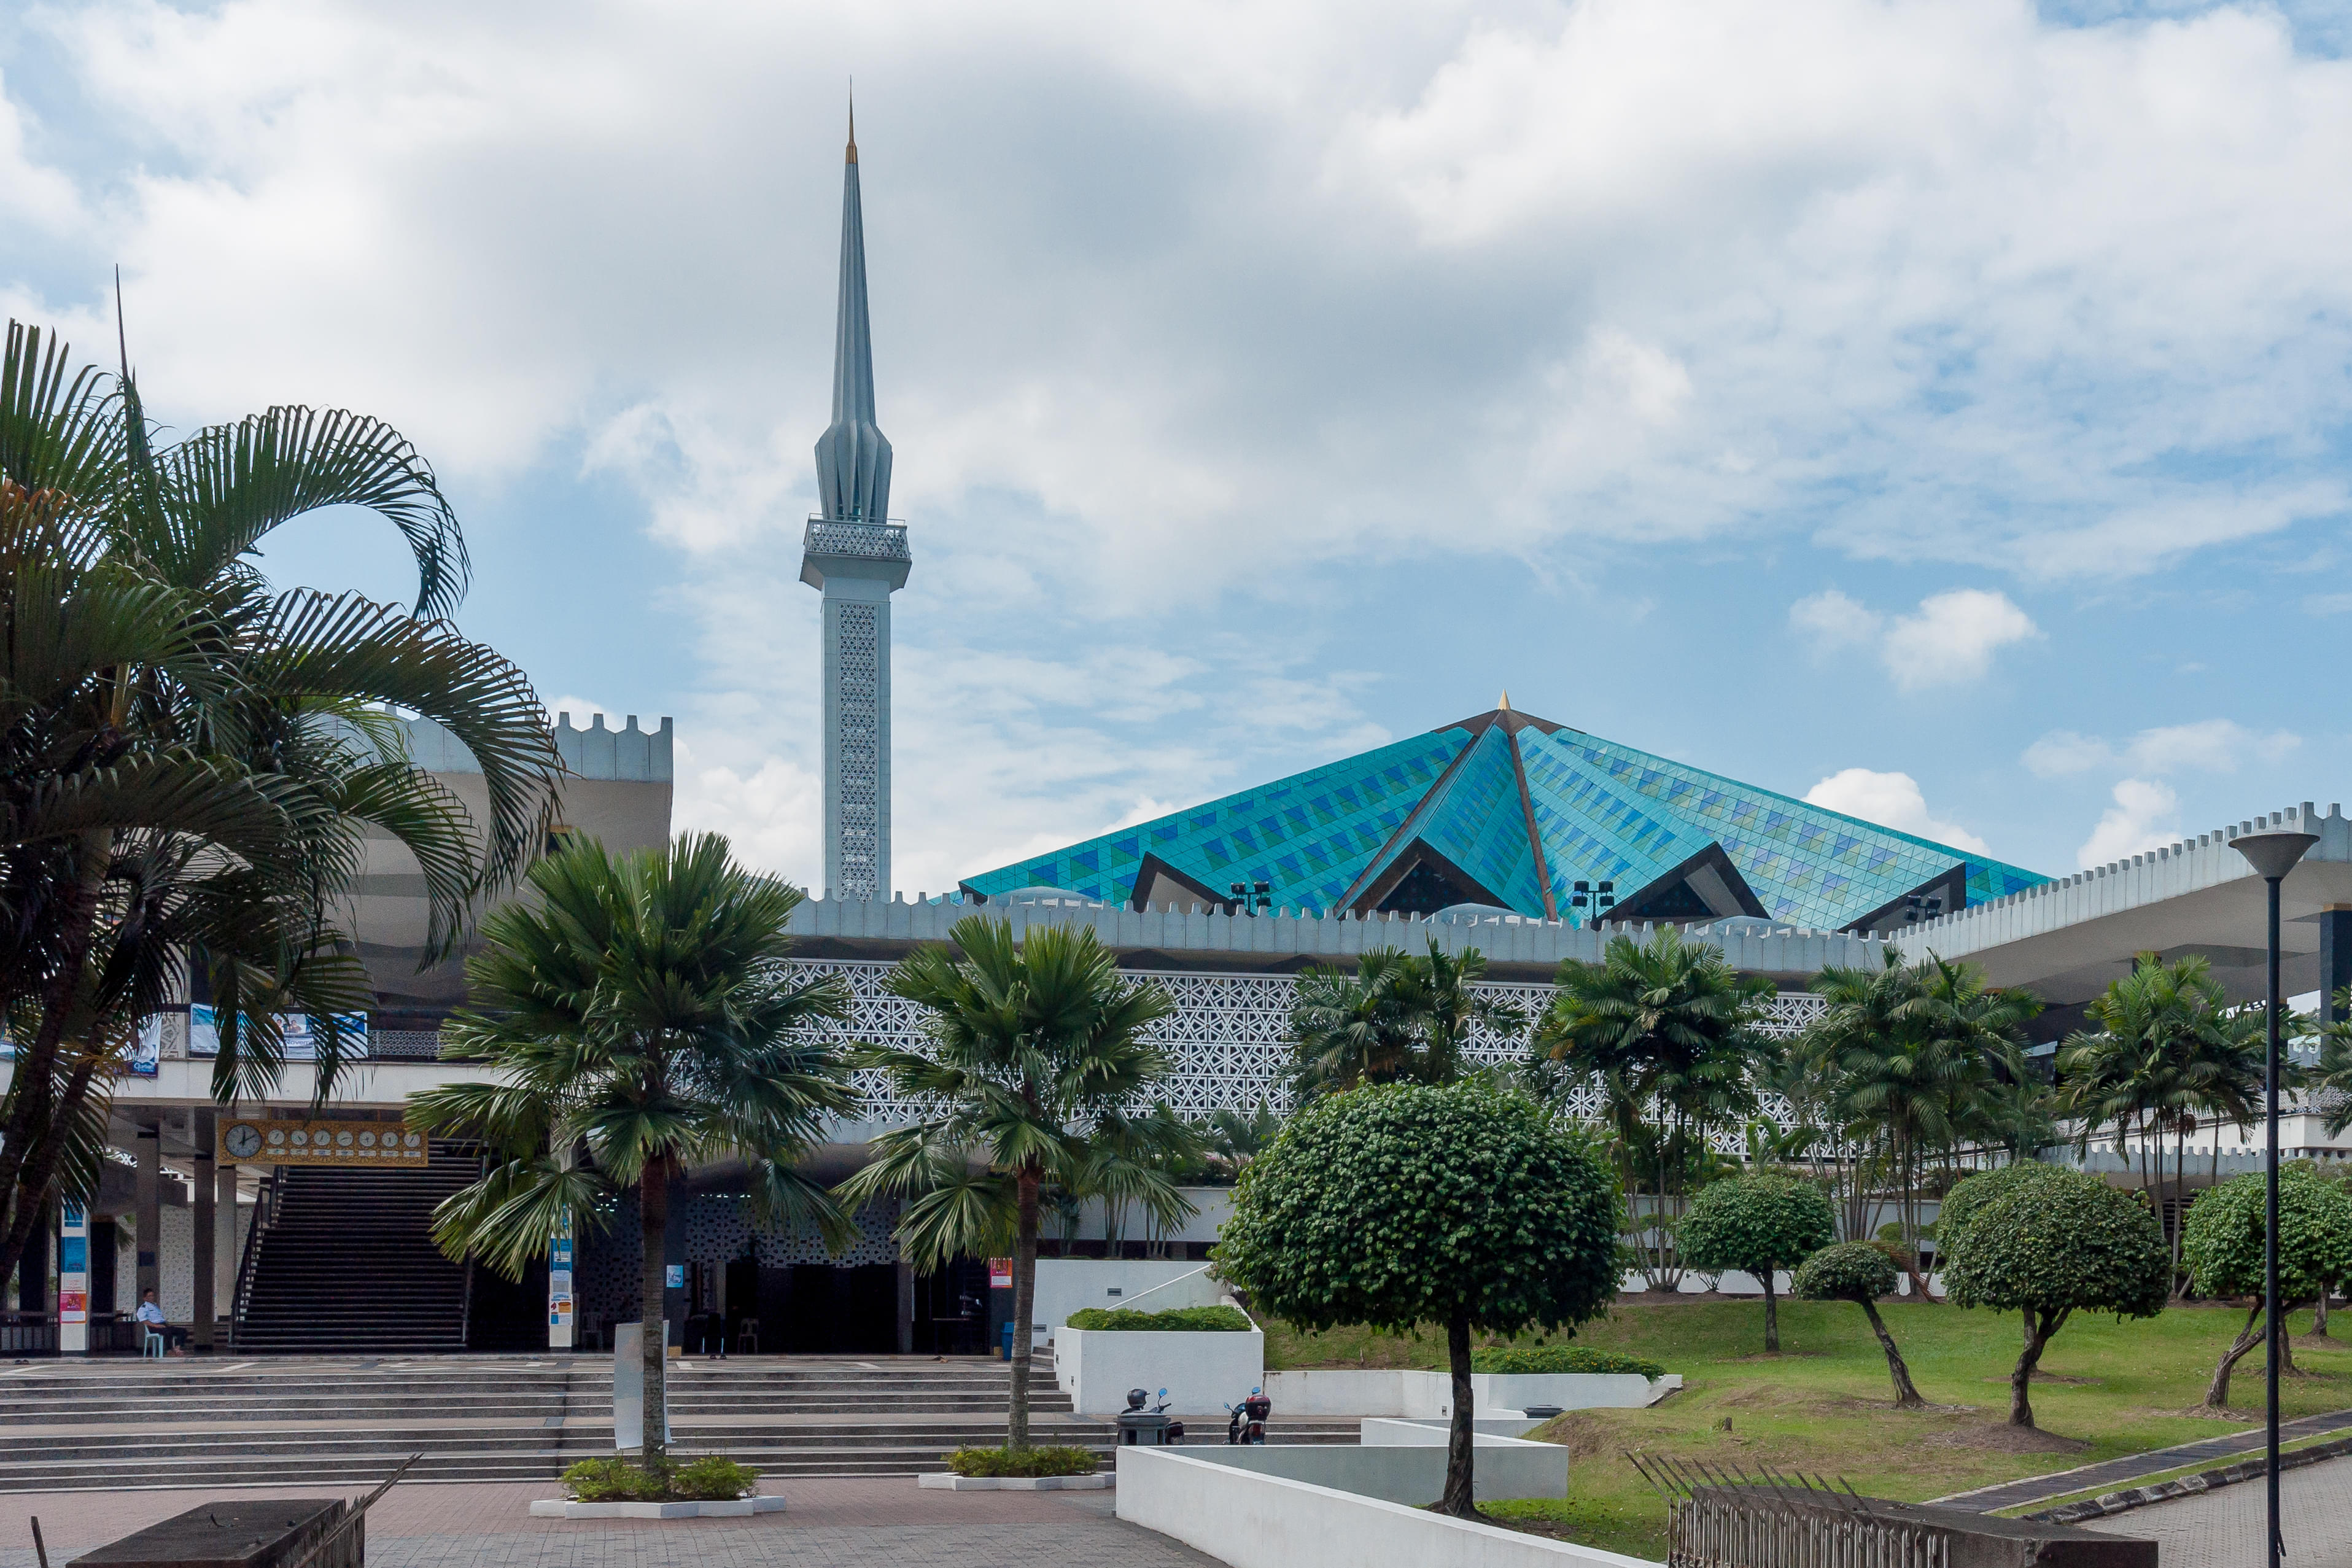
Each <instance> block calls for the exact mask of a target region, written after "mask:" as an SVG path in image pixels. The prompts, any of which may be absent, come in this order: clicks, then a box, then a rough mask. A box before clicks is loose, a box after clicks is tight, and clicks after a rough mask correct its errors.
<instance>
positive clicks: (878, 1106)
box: [800, 961, 1826, 1153]
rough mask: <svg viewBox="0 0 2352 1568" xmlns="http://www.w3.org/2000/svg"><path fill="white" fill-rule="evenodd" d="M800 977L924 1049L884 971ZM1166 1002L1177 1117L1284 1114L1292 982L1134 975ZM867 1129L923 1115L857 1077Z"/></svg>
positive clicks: (1777, 1113) (1503, 1049)
mask: <svg viewBox="0 0 2352 1568" xmlns="http://www.w3.org/2000/svg"><path fill="white" fill-rule="evenodd" d="M800 967H801V968H802V969H803V970H804V971H806V972H808V973H814V974H838V975H840V976H842V978H843V979H845V980H846V981H847V982H848V984H849V991H850V1011H849V1020H848V1022H847V1023H846V1024H845V1025H844V1026H841V1028H840V1030H839V1031H838V1033H839V1037H841V1038H843V1039H845V1040H861V1041H865V1042H866V1043H868V1044H872V1045H877V1046H887V1047H893V1048H896V1049H900V1050H921V1049H923V1048H924V1046H925V1044H926V1037H925V1035H924V1033H923V1014H922V1009H920V1008H919V1007H917V1006H915V1005H913V1004H912V1003H909V1002H906V1001H903V1000H901V999H900V998H898V997H896V996H893V995H891V994H889V993H888V992H887V991H886V990H885V989H884V988H883V982H884V980H885V979H886V978H887V976H888V974H889V973H890V969H891V966H890V965H889V964H887V963H856V962H852V961H829V962H812V963H803V964H802V965H800ZM1133 978H1135V979H1138V980H1149V981H1150V982H1152V983H1153V984H1157V985H1158V986H1160V989H1161V990H1163V991H1165V992H1167V993H1168V994H1169V997H1170V999H1171V1000H1172V1001H1173V1002H1174V1003H1175V1004H1176V1006H1175V1010H1174V1011H1173V1012H1172V1013H1171V1014H1170V1016H1168V1017H1167V1018H1165V1019H1164V1020H1162V1021H1161V1022H1160V1025H1159V1026H1158V1027H1157V1028H1155V1029H1154V1030H1153V1032H1152V1034H1151V1038H1152V1040H1153V1041H1154V1042H1155V1043H1157V1044H1158V1045H1160V1047H1163V1048H1164V1049H1165V1050H1166V1051H1167V1052H1168V1053H1169V1055H1170V1056H1171V1057H1172V1058H1174V1059H1175V1071H1174V1073H1173V1074H1172V1075H1171V1078H1170V1079H1169V1081H1168V1082H1167V1083H1166V1084H1165V1085H1164V1086H1162V1092H1163V1094H1164V1096H1165V1098H1166V1099H1167V1100H1168V1101H1169V1103H1170V1104H1171V1105H1172V1106H1173V1107H1174V1108H1175V1110H1177V1112H1178V1113H1179V1114H1180V1115H1183V1116H1187V1117H1203V1116H1207V1115H1209V1114H1210V1113H1211V1112H1213V1111H1217V1110H1241V1111H1247V1110H1255V1108H1256V1107H1257V1105H1258V1103H1259V1102H1260V1101H1261V1100H1263V1101H1265V1102H1266V1103H1268V1104H1271V1105H1273V1106H1274V1107H1275V1108H1276V1109H1277V1110H1287V1109H1288V1108H1289V1096H1288V1094H1287V1093H1286V1089H1285V1086H1284V1082H1283V1077H1284V1068H1285V1066H1286V1063H1287V1062H1288V1061H1289V1058H1290V1008H1291V1003H1292V1002H1293V1000H1294V999H1295V997H1296V996H1297V988H1298V987H1297V979H1296V978H1295V977H1293V976H1291V975H1287V974H1162V973H1135V974H1134V976H1133ZM1478 991H1479V994H1481V995H1484V996H1486V997H1487V998H1489V999H1491V1000H1493V1001H1496V1002H1505V1003H1508V1004H1510V1005H1513V1006H1515V1007H1517V1009H1518V1010H1519V1014H1520V1016H1522V1017H1524V1018H1526V1019H1528V1025H1529V1027H1532V1026H1533V1022H1534V1020H1535V1019H1536V1018H1537V1017H1538V1016H1541V1014H1542V1012H1543V1010H1544V1008H1545V1007H1547V1006H1549V1005H1550V1002H1551V994H1552V988H1551V987H1550V986H1549V985H1508V984H1494V985H1482V986H1480V987H1478ZM1825 1005H1826V1004H1825V1003H1823V1001H1822V998H1820V997H1818V996H1813V995H1810V994H1803V993H1797V994H1782V995H1780V996H1778V997H1776V998H1775V999H1774V1001H1773V1005H1772V1013H1771V1016H1770V1017H1769V1020H1768V1021H1767V1022H1766V1024H1765V1025H1764V1032H1765V1033H1766V1034H1769V1035H1772V1036H1775V1037H1781V1038H1786V1037H1790V1036H1793V1035H1795V1034H1796V1033H1798V1032H1799V1031H1800V1030H1801V1029H1802V1028H1803V1027H1804V1026H1805V1025H1806V1024H1808V1023H1809V1022H1811V1020H1812V1019H1813V1018H1814V1017H1815V1016H1818V1015H1819V1014H1820V1013H1821V1011H1822V1008H1823V1007H1824V1006H1825ZM1527 1053H1528V1036H1527V1034H1526V1032H1525V1031H1522V1032H1521V1033H1519V1034H1517V1035H1511V1036H1503V1035H1496V1034H1493V1033H1491V1032H1489V1031H1486V1030H1484V1029H1482V1030H1480V1031H1478V1033H1477V1034H1476V1035H1475V1037H1473V1039H1472V1042H1471V1044H1470V1046H1469V1047H1468V1049H1467V1050H1466V1051H1465V1055H1466V1056H1467V1057H1468V1058H1470V1060H1471V1061H1473V1062H1475V1063H1476V1064H1477V1065H1479V1066H1481V1067H1501V1066H1507V1065H1508V1064H1510V1063H1514V1062H1517V1061H1519V1060H1520V1059H1522V1058H1525V1057H1526V1055H1527ZM858 1087H859V1089H861V1090H863V1092H864V1093H865V1095H866V1117H867V1119H869V1120H870V1121H875V1122H881V1123H886V1124H899V1123H904V1122H908V1121H915V1120H918V1119H919V1117H920V1116H921V1115H922V1113H923V1108H922V1107H921V1106H920V1105H919V1103H918V1102H916V1101H914V1100H908V1099H905V1098H903V1097H900V1096H897V1095H894V1094H893V1093H892V1092H891V1091H890V1089H889V1086H888V1084H887V1082H886V1081H885V1080H884V1079H883V1078H882V1076H881V1075H880V1074H878V1073H864V1074H861V1075H859V1082H858ZM1568 1110H1569V1113H1570V1115H1573V1116H1578V1117H1581V1118H1583V1119H1586V1120H1589V1121H1599V1120H1601V1114H1602V1110H1603V1107H1602V1104H1601V1092H1600V1090H1599V1089H1598V1088H1596V1087H1591V1086H1587V1087H1585V1088H1583V1089H1579V1090H1577V1091H1575V1092H1574V1093H1572V1094H1571V1095H1570V1099H1569V1101H1568ZM1764 1110H1765V1114H1766V1115H1767V1116H1769V1117H1770V1118H1771V1119H1772V1120H1773V1121H1777V1122H1780V1124H1782V1125H1783V1126H1785V1125H1787V1124H1788V1122H1789V1120H1790V1110H1789V1106H1788V1102H1787V1101H1786V1100H1783V1099H1782V1098H1781V1097H1780V1096H1779V1095H1774V1094H1768V1095H1766V1096H1765V1097H1764ZM1716 1142H1717V1145H1718V1146H1719V1147H1720V1148H1721V1149H1722V1150H1723V1151H1724V1152H1727V1153H1730V1152H1738V1149H1739V1148H1740V1147H1741V1140H1740V1136H1739V1134H1738V1133H1737V1132H1728V1131H1727V1132H1724V1133H1721V1134H1718V1135H1717V1139H1716Z"/></svg>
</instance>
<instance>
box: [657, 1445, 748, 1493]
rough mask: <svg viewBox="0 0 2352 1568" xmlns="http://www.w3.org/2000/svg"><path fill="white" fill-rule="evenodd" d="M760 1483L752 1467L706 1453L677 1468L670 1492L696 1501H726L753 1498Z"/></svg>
mask: <svg viewBox="0 0 2352 1568" xmlns="http://www.w3.org/2000/svg"><path fill="white" fill-rule="evenodd" d="M759 1484H760V1472H759V1471H757V1470H755V1469H753V1468H751V1467H750V1466H749V1465H739V1464H737V1463H736V1462H735V1461H734V1460H732V1459H728V1458H720V1457H719V1455H717V1454H705V1455H704V1456H703V1457H702V1458H699V1459H697V1460H695V1461H693V1462H692V1463H691V1464H687V1465H680V1466H679V1467H678V1469H677V1476H676V1477H675V1478H673V1479H672V1480H671V1482H670V1489H671V1490H672V1491H673V1492H675V1493H676V1494H677V1496H679V1497H682V1498H688V1499H691V1500H694V1501H696V1502H727V1501H730V1500H733V1499H735V1498H743V1497H750V1496H751V1494H752V1492H753V1491H754V1490H756V1489H758V1487H759Z"/></svg>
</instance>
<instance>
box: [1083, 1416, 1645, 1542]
mask: <svg viewBox="0 0 2352 1568" xmlns="http://www.w3.org/2000/svg"><path fill="white" fill-rule="evenodd" d="M1320 1447H1321V1446H1320V1445H1301V1446H1299V1447H1296V1448H1289V1449H1285V1448H1280V1447H1276V1448H1255V1449H1246V1450H1244V1449H1228V1450H1224V1452H1229V1453H1243V1452H1247V1453H1255V1454H1269V1453H1271V1454H1281V1453H1286V1452H1287V1453H1298V1454H1310V1453H1315V1452H1317V1451H1318V1449H1319V1448H1320ZM1335 1451H1337V1452H1342V1453H1345V1452H1349V1450H1346V1449H1339V1450H1335ZM1354 1451H1355V1452H1359V1453H1388V1454H1412V1453H1417V1452H1418V1453H1428V1452H1432V1450H1426V1449H1420V1450H1416V1449H1411V1448H1388V1449H1377V1448H1376V1449H1360V1450H1354ZM1434 1452H1435V1454H1436V1456H1437V1458H1438V1459H1439V1462H1440V1465H1441V1469H1440V1471H1439V1474H1440V1477H1441V1482H1442V1478H1443V1475H1444V1470H1443V1468H1442V1466H1443V1462H1444V1450H1443V1449H1437V1450H1434ZM1561 1452H1562V1456H1563V1458H1564V1457H1565V1454H1566V1450H1562V1451H1561ZM1204 1454H1205V1450H1188V1449H1182V1448H1121V1449H1120V1450H1119V1451H1118V1517H1119V1518H1121V1519H1124V1520H1128V1521H1131V1522H1133V1523H1136V1524H1139V1525H1141V1526H1143V1527H1144V1528H1145V1529H1146V1530H1156V1531H1159V1532H1160V1534H1162V1535H1166V1536H1171V1537H1173V1538H1174V1539H1176V1540H1178V1541H1181V1542H1183V1543H1184V1544H1185V1545H1187V1546H1190V1547H1192V1548H1193V1549H1194V1550H1196V1551H1200V1552H1207V1553H1208V1554H1209V1555H1210V1556H1212V1557H1214V1558H1217V1559H1219V1560H1220V1561H1222V1562H1224V1563H1229V1564H1231V1568H1655V1565H1654V1564H1651V1563H1644V1562H1643V1560H1642V1559H1641V1558H1638V1557H1621V1556H1619V1555H1618V1554H1617V1553H1616V1552H1602V1551H1600V1550H1599V1549H1597V1548H1594V1547H1591V1546H1573V1545H1570V1544H1569V1543H1568V1542H1562V1541H1547V1540H1545V1539H1543V1538H1542V1537H1541V1536H1535V1535H1522V1534H1520V1533H1519V1532H1518V1531H1514V1530H1504V1529H1501V1528H1500V1527H1498V1526H1496V1525H1491V1524H1478V1523H1472V1522H1470V1521H1465V1520H1459V1519H1452V1518H1448V1517H1447V1516H1445V1515H1444V1514H1437V1513H1431V1512H1428V1511H1426V1510H1423V1509H1421V1508H1417V1507H1414V1506H1413V1505H1412V1504H1409V1503H1396V1502H1389V1501H1384V1500H1381V1499H1378V1498H1371V1497H1363V1496H1358V1495H1355V1494H1351V1493H1349V1492H1345V1491H1340V1490H1338V1489H1334V1488H1331V1487H1327V1486H1318V1485H1315V1484H1312V1483H1310V1482H1306V1481H1299V1480H1294V1479H1289V1478H1287V1477H1284V1476H1276V1475H1268V1474H1265V1473H1262V1472H1257V1471H1255V1470H1252V1469H1244V1468H1240V1467H1238V1466H1234V1465H1230V1464H1218V1463H1215V1462H1213V1461H1211V1460H1210V1459H1208V1458H1205V1457H1204ZM1479 1460H1480V1464H1481V1468H1484V1463H1485V1460H1486V1449H1485V1447H1484V1446H1483V1445H1482V1446H1481V1448H1480V1452H1479ZM1479 1490H1480V1493H1481V1495H1484V1489H1483V1488H1481V1489H1479ZM1433 1496H1434V1494H1432V1499H1426V1500H1433Z"/></svg>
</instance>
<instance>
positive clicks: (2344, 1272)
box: [2180, 1169, 2352, 1410]
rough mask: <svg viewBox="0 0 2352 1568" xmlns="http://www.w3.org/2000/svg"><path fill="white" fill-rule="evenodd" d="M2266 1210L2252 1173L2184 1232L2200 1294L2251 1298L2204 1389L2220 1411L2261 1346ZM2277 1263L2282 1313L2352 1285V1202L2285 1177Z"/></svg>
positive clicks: (2335, 1191) (2309, 1177) (2200, 1210)
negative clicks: (2243, 1362)
mask: <svg viewBox="0 0 2352 1568" xmlns="http://www.w3.org/2000/svg"><path fill="white" fill-rule="evenodd" d="M2268 1207H2269V1197H2268V1193H2267V1191H2266V1189H2265V1186H2264V1184H2263V1177H2262V1173H2260V1172H2249V1173H2246V1174H2245V1175H2242V1176H2238V1177H2235V1178H2233V1179H2231V1180H2230V1181H2227V1182H2224V1183H2222V1184H2221V1185H2220V1186H2218V1187H2214V1188H2211V1189H2210V1190H2208V1191H2207V1192H2205V1193H2204V1194H2201V1195H2200V1196H2199V1198H2198V1199H2197V1201H2196V1202H2195V1203H2194V1204H2191V1205H2189V1219H2188V1223H2187V1224H2186V1225H2185V1226H2182V1227H2181V1233H2180V1260H2181V1262H2183V1263H2185V1264H2187V1265H2188V1266H2189V1279H2192V1280H2194V1281H2196V1284H2197V1289H2199V1290H2200V1292H2202V1293H2203V1294H2205V1295H2207V1296H2224V1297H2226V1296H2252V1298H2254V1305H2253V1310H2252V1311H2250V1312H2248V1313H2247V1314H2246V1321H2245V1326H2244V1327H2243V1328H2242V1329H2240V1330H2239V1331H2238V1337H2237V1339H2236V1340H2235V1341H2234V1342H2232V1343H2231V1346H2230V1348H2229V1349H2228V1350H2226V1351H2224V1352H2222V1353H2221V1364H2220V1365H2219V1366H2217V1367H2215V1368H2214V1369H2213V1381H2212V1382H2211V1384H2209V1385H2208V1386H2207V1387H2206V1390H2205V1403H2206V1404H2207V1405H2210V1407H2212V1408H2213V1409H2216V1410H2224V1409H2227V1408H2228V1407H2229V1404H2230V1373H2231V1370H2232V1369H2233V1368H2235V1367H2236V1366H2237V1364H2238V1362H2239V1360H2240V1359H2241V1358H2242V1357H2243V1356H2244V1355H2245V1353H2246V1352H2248V1351H2251V1350H2252V1349H2253V1348H2254V1346H2256V1345H2257V1344H2260V1343H2261V1342H2262V1334H2261V1332H2260V1329H2261V1326H2262V1322H2263V1289H2264V1284H2265V1281H2264V1279H2263V1275H2264V1273H2265V1266H2264V1260H2263V1252H2264V1247H2263V1237H2264V1235H2265V1232H2266V1229H2267V1225H2266V1221H2267V1210H2268ZM2278 1260H2279V1300H2280V1302H2281V1303H2282V1307H2281V1310H2284V1309H2285V1308H2286V1307H2291V1306H2294V1305H2295V1304H2296V1303H2297V1302H2302V1301H2308V1300H2312V1299H2313V1298H2314V1297H2315V1296H2317V1295H2318V1294H2319V1292H2320V1291H2321V1290H2323V1289H2326V1288H2327V1287H2328V1286H2329V1285H2331V1284H2333V1283H2335V1282H2336V1280H2339V1279H2352V1198H2347V1197H2346V1196H2345V1194H2344V1192H2343V1189H2341V1188H2340V1187H2338V1186H2336V1184H2333V1183H2331V1182H2326V1181H2323V1180H2321V1179H2320V1178H2319V1177H2318V1176H2317V1175H2316V1174H2315V1173H2312V1172H2310V1171H2308V1170H2301V1171H2297V1170H2292V1169H2288V1170H2282V1171H2280V1172H2279V1247H2278ZM2282 1364H2284V1363H2282Z"/></svg>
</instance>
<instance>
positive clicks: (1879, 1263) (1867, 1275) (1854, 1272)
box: [1791, 1241, 1903, 1301]
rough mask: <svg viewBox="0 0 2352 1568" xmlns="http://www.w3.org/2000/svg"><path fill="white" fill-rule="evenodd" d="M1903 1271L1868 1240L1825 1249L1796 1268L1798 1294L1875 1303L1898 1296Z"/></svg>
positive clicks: (1808, 1296) (1830, 1299)
mask: <svg viewBox="0 0 2352 1568" xmlns="http://www.w3.org/2000/svg"><path fill="white" fill-rule="evenodd" d="M1902 1273H1903V1271H1902V1270H1901V1269H1899V1268H1895V1259H1893V1258H1889V1257H1888V1256H1886V1254H1885V1252H1884V1251H1882V1250H1881V1249H1879V1248H1878V1247H1873V1246H1871V1245H1870V1243H1868V1242H1866V1241H1842V1242H1839V1243H1838V1244H1837V1245H1835V1246H1833V1247H1822V1249H1821V1250H1820V1251H1819V1252H1816V1253H1814V1254H1813V1255H1812V1256H1811V1258H1806V1259H1805V1260H1804V1262H1802V1263H1801V1264H1799V1265H1798V1266H1797V1272H1796V1277H1795V1279H1793V1280H1792V1281H1791V1283H1792V1284H1794V1285H1795V1286H1796V1288H1797V1294H1798V1295H1800V1296H1802V1297H1805V1298H1807V1299H1808V1300H1815V1301H1874V1300H1878V1298H1880V1297H1881V1296H1892V1295H1893V1294H1895V1284H1896V1282H1897V1281H1898V1280H1899V1279H1901V1278H1902Z"/></svg>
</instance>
